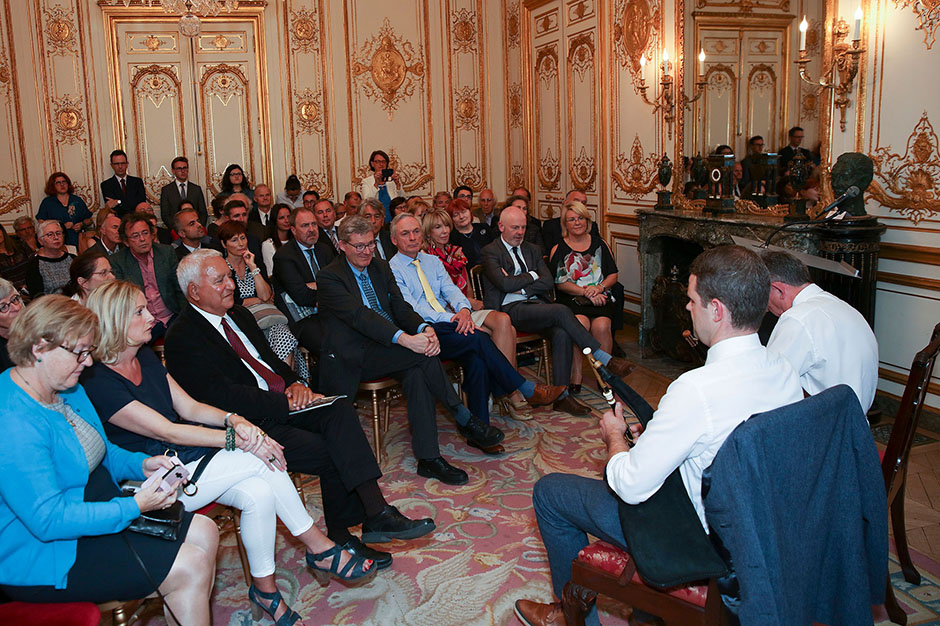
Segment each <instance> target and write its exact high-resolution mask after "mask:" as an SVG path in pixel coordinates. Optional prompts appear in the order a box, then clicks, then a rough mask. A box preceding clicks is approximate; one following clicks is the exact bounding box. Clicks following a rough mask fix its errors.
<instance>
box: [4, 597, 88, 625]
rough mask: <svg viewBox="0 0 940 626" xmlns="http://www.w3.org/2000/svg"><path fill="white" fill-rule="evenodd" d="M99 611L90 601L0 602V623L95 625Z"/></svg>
mask: <svg viewBox="0 0 940 626" xmlns="http://www.w3.org/2000/svg"><path fill="white" fill-rule="evenodd" d="M100 620H101V612H100V611H99V610H98V607H97V606H95V605H94V604H93V603H91V602H61V603H49V604H34V603H32V602H8V603H6V604H0V624H10V625H11V626H12V625H13V624H24V625H25V624H30V625H31V626H97V624H98V622H99V621H100Z"/></svg>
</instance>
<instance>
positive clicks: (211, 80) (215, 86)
mask: <svg viewBox="0 0 940 626" xmlns="http://www.w3.org/2000/svg"><path fill="white" fill-rule="evenodd" d="M203 72H204V73H203V76H202V80H201V81H200V82H201V85H202V90H203V93H204V94H205V95H206V96H207V97H209V98H211V97H215V98H218V100H219V102H221V103H222V106H228V103H229V101H230V100H231V99H232V97H233V96H243V95H244V94H245V90H246V88H247V85H248V79H246V78H245V74H244V73H243V72H242V71H241V68H239V67H237V66H234V65H226V64H225V63H220V64H219V65H206V66H204V67H203Z"/></svg>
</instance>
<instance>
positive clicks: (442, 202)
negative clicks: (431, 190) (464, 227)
mask: <svg viewBox="0 0 940 626" xmlns="http://www.w3.org/2000/svg"><path fill="white" fill-rule="evenodd" d="M451 200H453V198H452V197H451V195H450V192H449V191H438V192H437V193H436V194H434V201H433V202H431V208H432V209H445V210H446V209H447V205H448V204H450V201H451Z"/></svg>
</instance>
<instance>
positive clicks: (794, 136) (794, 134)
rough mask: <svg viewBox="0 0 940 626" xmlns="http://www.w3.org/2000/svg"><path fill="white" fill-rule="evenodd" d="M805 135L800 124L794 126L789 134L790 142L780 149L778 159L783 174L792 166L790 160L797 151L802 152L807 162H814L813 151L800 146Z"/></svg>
mask: <svg viewBox="0 0 940 626" xmlns="http://www.w3.org/2000/svg"><path fill="white" fill-rule="evenodd" d="M803 135H804V133H803V129H802V128H800V127H799V126H794V127H793V128H791V129H790V132H789V133H788V134H787V138H788V139H789V140H790V143H788V144H787V145H786V146H784V147H783V148H782V149H781V150H780V156H779V158H778V159H777V164H778V167H779V168H780V173H781V174H784V173H786V171H787V168H788V167H790V161H792V160H793V157H795V156H796V155H797V153H799V154H802V155H803V158H804V159H806V162H807V163H812V162H813V153H812V152H810V151H809V150H807V149H806V148H801V147H800V144H801V143H803Z"/></svg>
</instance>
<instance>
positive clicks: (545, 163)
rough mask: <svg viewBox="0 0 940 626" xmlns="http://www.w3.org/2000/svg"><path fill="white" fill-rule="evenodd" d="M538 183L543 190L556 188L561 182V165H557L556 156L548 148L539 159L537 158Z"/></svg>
mask: <svg viewBox="0 0 940 626" xmlns="http://www.w3.org/2000/svg"><path fill="white" fill-rule="evenodd" d="M538 174H539V184H540V185H541V187H542V189H544V190H545V191H553V190H555V189H558V184H559V182H561V167H559V162H558V158H557V157H556V156H555V155H554V154H552V149H551V148H549V149H548V151H547V152H546V153H545V156H543V157H542V158H541V159H539V169H538Z"/></svg>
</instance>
